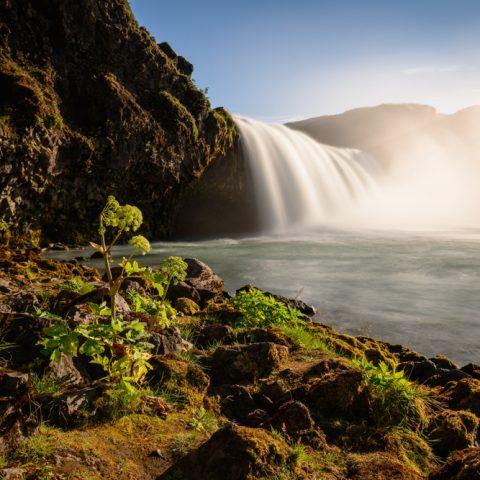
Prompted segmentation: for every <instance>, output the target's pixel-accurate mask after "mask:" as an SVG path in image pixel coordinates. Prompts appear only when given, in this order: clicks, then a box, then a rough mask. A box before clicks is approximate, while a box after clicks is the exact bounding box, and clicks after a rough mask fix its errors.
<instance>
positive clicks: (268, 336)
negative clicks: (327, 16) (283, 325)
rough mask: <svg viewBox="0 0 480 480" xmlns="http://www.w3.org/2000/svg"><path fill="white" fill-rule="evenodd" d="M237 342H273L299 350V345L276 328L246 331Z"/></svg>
mask: <svg viewBox="0 0 480 480" xmlns="http://www.w3.org/2000/svg"><path fill="white" fill-rule="evenodd" d="M237 341H240V342H244V343H249V342H252V341H254V342H271V343H275V344H276V345H283V346H285V347H288V348H289V349H290V350H295V349H298V348H299V344H298V343H296V342H295V341H293V340H291V339H290V338H289V337H288V336H287V335H285V334H284V333H283V332H282V331H281V330H279V329H276V328H271V327H270V328H254V329H249V330H246V331H245V332H243V333H241V334H240V335H239V336H238V337H237Z"/></svg>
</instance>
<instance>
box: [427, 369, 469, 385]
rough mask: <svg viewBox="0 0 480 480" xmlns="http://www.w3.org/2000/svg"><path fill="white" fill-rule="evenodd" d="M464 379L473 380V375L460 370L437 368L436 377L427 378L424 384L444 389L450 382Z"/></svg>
mask: <svg viewBox="0 0 480 480" xmlns="http://www.w3.org/2000/svg"><path fill="white" fill-rule="evenodd" d="M462 378H471V375H469V374H468V373H465V372H463V371H462V370H459V369H451V368H437V370H436V372H435V375H433V376H431V377H430V378H427V380H425V382H424V383H425V385H428V386H429V387H439V386H442V387H443V386H444V385H446V384H447V383H448V382H452V381H455V380H461V379H462Z"/></svg>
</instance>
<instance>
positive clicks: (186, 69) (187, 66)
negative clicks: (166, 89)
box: [177, 55, 193, 76]
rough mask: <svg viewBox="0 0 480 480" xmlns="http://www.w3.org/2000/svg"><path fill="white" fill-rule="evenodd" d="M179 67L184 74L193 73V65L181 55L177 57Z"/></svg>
mask: <svg viewBox="0 0 480 480" xmlns="http://www.w3.org/2000/svg"><path fill="white" fill-rule="evenodd" d="M177 68H178V70H179V71H180V72H181V73H183V74H184V75H188V76H190V75H192V73H193V65H192V64H191V63H190V62H189V61H188V60H187V59H186V58H185V57H182V56H181V55H179V56H178V57H177Z"/></svg>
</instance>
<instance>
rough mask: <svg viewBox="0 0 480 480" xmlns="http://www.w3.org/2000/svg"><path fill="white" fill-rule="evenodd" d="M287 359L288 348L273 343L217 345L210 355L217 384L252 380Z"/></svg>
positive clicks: (277, 366) (266, 374)
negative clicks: (211, 355)
mask: <svg viewBox="0 0 480 480" xmlns="http://www.w3.org/2000/svg"><path fill="white" fill-rule="evenodd" d="M287 359H288V348H287V347H284V346H283V345H275V344H274V343H266V342H265V343H252V344H250V345H235V346H228V347H219V348H217V350H216V351H215V353H214V354H213V357H212V378H214V379H215V382H216V383H217V384H223V383H239V382H242V381H254V380H255V379H258V378H263V377H267V376H268V375H270V374H271V373H272V372H273V371H274V370H277V369H279V368H280V367H282V365H283V364H284V363H285V362H286V361H287Z"/></svg>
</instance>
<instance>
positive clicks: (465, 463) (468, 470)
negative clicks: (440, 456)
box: [428, 448, 480, 480]
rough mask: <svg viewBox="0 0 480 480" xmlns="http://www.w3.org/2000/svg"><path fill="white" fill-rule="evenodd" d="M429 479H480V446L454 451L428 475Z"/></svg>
mask: <svg viewBox="0 0 480 480" xmlns="http://www.w3.org/2000/svg"><path fill="white" fill-rule="evenodd" d="M428 480H480V448H467V449H465V450H459V451H456V452H454V453H453V455H452V456H451V457H450V458H449V459H448V460H447V461H446V462H445V463H444V464H443V465H441V466H439V467H438V468H436V469H435V470H434V471H433V472H432V473H430V475H429V476H428Z"/></svg>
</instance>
